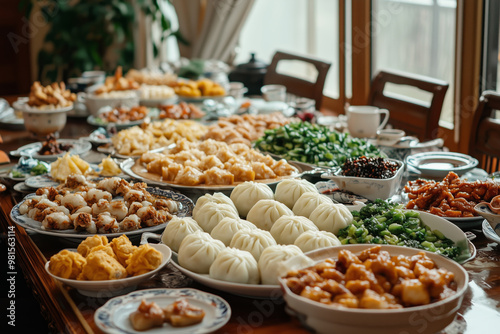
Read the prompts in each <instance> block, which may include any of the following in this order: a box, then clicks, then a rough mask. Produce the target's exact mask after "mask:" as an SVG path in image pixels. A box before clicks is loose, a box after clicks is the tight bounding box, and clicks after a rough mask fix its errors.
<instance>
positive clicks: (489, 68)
mask: <svg viewBox="0 0 500 334" xmlns="http://www.w3.org/2000/svg"><path fill="white" fill-rule="evenodd" d="M499 17H500V2H499V1H491V0H489V1H486V3H485V6H484V32H483V36H484V37H483V59H482V62H483V69H482V75H481V79H482V80H481V86H480V87H481V91H484V90H497V91H500V49H499V44H500V33H499V31H500V19H499Z"/></svg>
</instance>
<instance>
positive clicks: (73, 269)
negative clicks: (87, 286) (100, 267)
mask: <svg viewBox="0 0 500 334" xmlns="http://www.w3.org/2000/svg"><path fill="white" fill-rule="evenodd" d="M85 263H86V260H85V258H84V257H83V256H82V255H81V254H80V253H76V252H71V251H69V250H67V249H63V250H62V251H60V252H59V253H57V254H55V255H52V256H51V258H50V262H49V271H50V272H51V273H52V274H54V275H56V276H58V277H62V278H69V279H76V278H77V277H78V275H80V273H81V272H82V269H83V266H84V265H85Z"/></svg>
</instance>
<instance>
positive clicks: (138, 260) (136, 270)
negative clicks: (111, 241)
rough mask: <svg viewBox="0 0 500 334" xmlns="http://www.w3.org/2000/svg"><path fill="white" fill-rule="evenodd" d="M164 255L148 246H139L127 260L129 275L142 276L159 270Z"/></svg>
mask: <svg viewBox="0 0 500 334" xmlns="http://www.w3.org/2000/svg"><path fill="white" fill-rule="evenodd" d="M161 261H162V254H161V253H160V252H159V251H157V250H156V249H154V248H153V247H151V246H150V245H148V244H145V245H141V246H139V247H138V248H137V249H136V250H135V251H134V252H133V253H132V256H131V257H130V258H129V259H128V260H127V273H128V274H129V275H130V276H137V275H142V274H145V273H147V272H150V271H151V270H154V269H156V268H158V267H159V266H160V264H161Z"/></svg>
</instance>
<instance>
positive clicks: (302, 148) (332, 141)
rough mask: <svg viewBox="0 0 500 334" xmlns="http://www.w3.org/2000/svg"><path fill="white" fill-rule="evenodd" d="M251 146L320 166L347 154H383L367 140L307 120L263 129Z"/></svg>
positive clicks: (340, 161) (335, 162) (341, 159)
mask: <svg viewBox="0 0 500 334" xmlns="http://www.w3.org/2000/svg"><path fill="white" fill-rule="evenodd" d="M255 147H256V148H258V149H260V150H262V151H265V152H269V153H273V154H277V155H279V156H281V157H283V158H285V159H288V160H293V161H300V162H304V163H310V164H314V165H318V166H324V167H336V166H341V165H342V164H343V163H344V162H345V161H346V159H347V158H356V157H360V156H363V155H364V156H366V157H379V156H383V155H382V153H381V152H380V150H379V149H378V148H377V147H375V146H374V145H372V144H370V143H368V142H367V141H365V140H363V139H359V138H353V137H350V136H349V135H347V134H343V133H339V132H336V131H332V130H330V129H328V128H327V127H324V126H319V125H313V124H311V123H308V122H299V123H289V124H287V125H285V126H281V127H279V128H276V129H272V130H266V131H264V135H263V136H262V137H261V138H259V139H258V140H257V141H256V142H255Z"/></svg>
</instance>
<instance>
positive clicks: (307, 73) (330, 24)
mask: <svg viewBox="0 0 500 334" xmlns="http://www.w3.org/2000/svg"><path fill="white" fill-rule="evenodd" d="M338 8H339V5H338V0H273V1H265V0H256V1H255V4H254V6H253V8H252V10H251V12H250V15H249V16H248V18H247V22H246V23H245V26H244V27H243V29H242V32H241V36H240V43H239V48H238V52H237V56H236V59H235V63H236V64H240V63H246V62H247V61H248V60H249V59H250V53H252V52H255V53H256V58H257V59H259V60H262V61H264V62H266V63H268V64H269V63H270V62H271V59H272V57H273V55H274V52H275V51H276V50H282V51H288V52H292V53H298V54H306V55H310V56H315V57H317V58H320V59H325V60H328V61H330V62H331V63H332V66H331V68H330V71H329V73H328V77H327V79H326V83H325V90H324V94H325V95H328V96H331V97H334V98H338V96H339V80H338V77H339V66H338V64H339V61H338V58H339V33H338V31H339V24H338V16H339V13H338V11H339V9H338ZM278 70H279V71H280V72H284V73H290V72H291V73H293V74H294V76H299V77H303V78H305V79H309V80H313V79H314V78H315V71H313V70H311V69H310V68H308V67H296V66H295V65H294V64H293V63H290V64H286V67H284V68H282V67H281V66H280V67H279V69H278Z"/></svg>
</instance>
